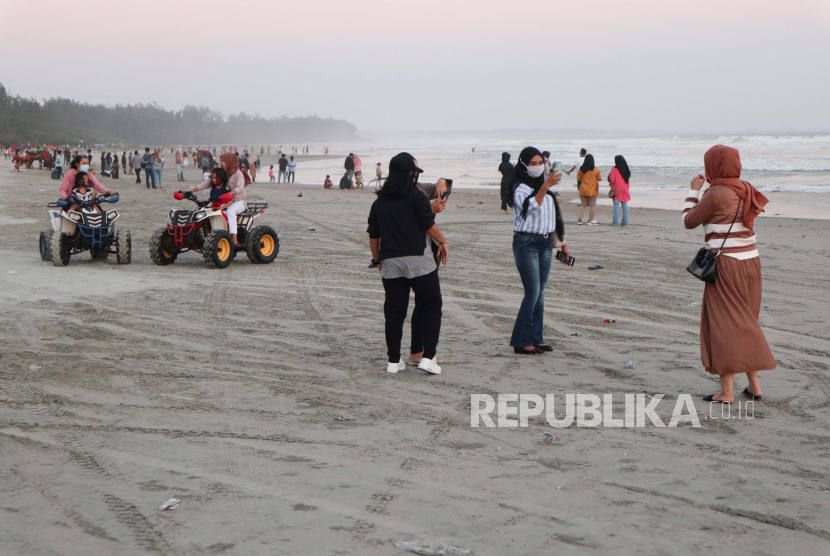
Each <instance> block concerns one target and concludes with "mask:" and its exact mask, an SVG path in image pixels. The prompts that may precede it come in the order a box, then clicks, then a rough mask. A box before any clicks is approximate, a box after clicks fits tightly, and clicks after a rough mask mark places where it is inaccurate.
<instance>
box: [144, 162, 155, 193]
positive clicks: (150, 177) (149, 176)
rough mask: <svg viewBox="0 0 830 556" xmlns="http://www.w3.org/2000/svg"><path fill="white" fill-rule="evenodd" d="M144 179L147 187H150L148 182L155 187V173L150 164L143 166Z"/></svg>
mask: <svg viewBox="0 0 830 556" xmlns="http://www.w3.org/2000/svg"><path fill="white" fill-rule="evenodd" d="M144 180H145V183H146V184H147V189H150V184H152V185H153V189H155V188H156V175H155V172H153V168H152V166H149V165H148V166H147V167H145V168H144Z"/></svg>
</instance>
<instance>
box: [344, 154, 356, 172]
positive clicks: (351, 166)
mask: <svg viewBox="0 0 830 556" xmlns="http://www.w3.org/2000/svg"><path fill="white" fill-rule="evenodd" d="M343 167H344V168H345V169H346V170H354V158H352V157H351V156H347V157H346V162H345V163H344V164H343Z"/></svg>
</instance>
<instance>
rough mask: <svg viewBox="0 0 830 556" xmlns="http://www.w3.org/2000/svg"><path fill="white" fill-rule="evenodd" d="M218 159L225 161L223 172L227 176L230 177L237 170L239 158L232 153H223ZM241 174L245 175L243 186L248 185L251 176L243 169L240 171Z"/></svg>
mask: <svg viewBox="0 0 830 556" xmlns="http://www.w3.org/2000/svg"><path fill="white" fill-rule="evenodd" d="M219 160H220V161H221V162H224V163H225V172H226V173H227V174H228V177H231V176H232V175H234V174H235V173H236V171H237V170H239V158H237V156H236V155H235V154H234V153H225V154H223V155H221V156H220V157H219ZM242 175H243V176H245V187H248V186H249V185H250V184H251V176H249V175H248V172H245V171H244V170H243V171H242Z"/></svg>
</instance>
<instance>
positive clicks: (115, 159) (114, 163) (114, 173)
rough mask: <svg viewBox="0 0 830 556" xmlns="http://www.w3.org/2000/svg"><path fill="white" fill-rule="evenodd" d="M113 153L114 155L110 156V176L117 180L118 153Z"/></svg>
mask: <svg viewBox="0 0 830 556" xmlns="http://www.w3.org/2000/svg"><path fill="white" fill-rule="evenodd" d="M113 154H114V155H115V156H113V157H112V176H111V177H112V179H114V180H117V179H118V167H119V163H118V153H117V152H116V153H113Z"/></svg>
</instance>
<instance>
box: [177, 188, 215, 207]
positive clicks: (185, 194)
mask: <svg viewBox="0 0 830 556" xmlns="http://www.w3.org/2000/svg"><path fill="white" fill-rule="evenodd" d="M173 198H174V199H176V200H177V201H181V200H182V199H187V200H188V201H193V202H194V203H196V206H198V207H199V208H205V207H207V206H208V205H210V201H209V200H208V201H200V200H199V198H198V197H196V194H195V193H193V192H192V191H176V192H175V193H173Z"/></svg>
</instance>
